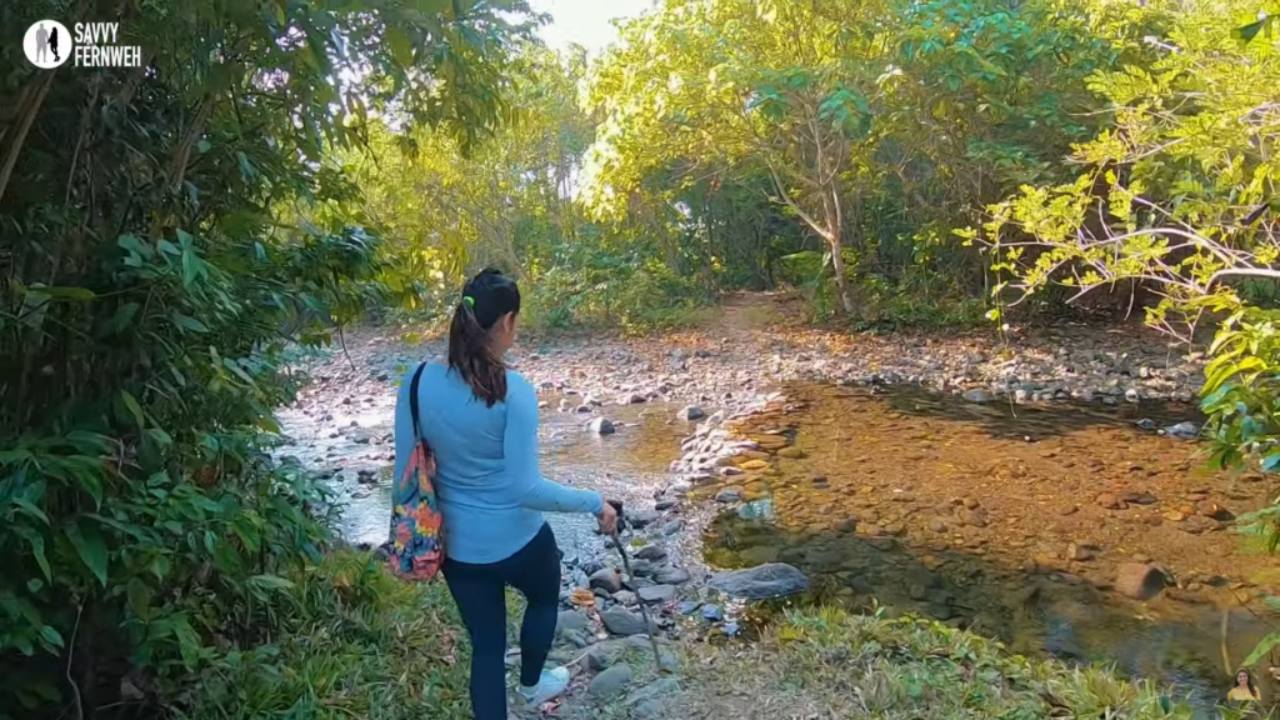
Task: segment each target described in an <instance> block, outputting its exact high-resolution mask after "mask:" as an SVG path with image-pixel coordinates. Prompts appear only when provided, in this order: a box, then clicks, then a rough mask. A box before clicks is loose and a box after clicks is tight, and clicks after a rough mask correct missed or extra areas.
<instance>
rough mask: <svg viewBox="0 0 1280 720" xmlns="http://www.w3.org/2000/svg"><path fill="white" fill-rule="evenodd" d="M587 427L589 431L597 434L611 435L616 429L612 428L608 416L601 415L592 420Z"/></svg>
mask: <svg viewBox="0 0 1280 720" xmlns="http://www.w3.org/2000/svg"><path fill="white" fill-rule="evenodd" d="M589 427H590V429H591V432H593V433H595V434H597V435H612V434H613V433H615V432H616V431H617V429H616V428H614V426H613V423H612V422H611V421H610V420H609V419H608V418H602V417H601V418H596V419H595V420H592V421H591V425H590V426H589Z"/></svg>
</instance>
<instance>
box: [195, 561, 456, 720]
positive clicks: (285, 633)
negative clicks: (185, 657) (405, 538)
mask: <svg viewBox="0 0 1280 720" xmlns="http://www.w3.org/2000/svg"><path fill="white" fill-rule="evenodd" d="M272 603H273V611H274V612H277V613H279V617H278V618H277V620H276V623H275V625H274V628H275V629H274V631H273V635H272V636H271V637H270V638H267V639H266V641H265V642H263V643H262V644H259V645H256V646H253V647H250V648H247V649H244V650H240V649H229V650H226V651H224V652H220V653H219V654H218V655H217V656H216V657H215V658H213V659H212V661H211V662H210V665H209V667H208V668H207V669H206V670H205V671H204V672H202V673H201V675H200V677H199V680H198V681H196V682H195V683H194V684H193V685H192V686H191V687H190V688H189V689H188V690H187V692H186V693H185V696H186V697H187V698H189V699H188V700H187V701H186V702H185V703H184V704H185V707H184V708H182V709H181V710H180V711H179V712H178V713H176V714H177V716H178V717H180V718H191V719H192V720H195V719H197V718H201V719H204V718H208V719H211V720H212V719H214V718H217V719H219V720H232V719H243V720H264V719H267V718H308V719H309V720H330V719H333V720H338V719H343V720H345V719H347V718H381V719H384V720H397V719H399V718H403V719H404V720H410V719H412V720H418V719H420V718H432V719H433V720H451V719H452V718H457V719H459V720H461V719H462V718H466V717H470V701H469V699H468V695H467V676H468V674H467V667H468V662H469V660H468V656H467V654H466V652H467V650H466V646H467V643H466V642H465V633H463V631H462V630H461V624H460V622H459V619H458V617H457V615H456V609H455V607H454V603H453V600H452V599H451V598H450V596H449V592H448V589H447V588H446V587H445V585H444V583H443V582H437V583H429V584H410V583H404V582H401V581H400V580H398V579H396V578H394V577H392V576H391V574H390V573H388V572H387V571H386V569H385V568H384V567H383V565H382V563H379V562H377V561H375V560H374V559H373V558H372V557H371V556H370V555H369V554H368V553H356V552H338V553H334V554H332V555H329V556H327V557H325V558H324V559H323V560H321V561H320V562H318V563H316V564H313V565H307V566H304V567H302V568H300V569H297V570H294V571H293V572H291V573H289V575H288V580H287V583H286V582H285V581H281V583H280V585H279V589H278V591H277V592H276V593H275V594H274V596H273V598H272Z"/></svg>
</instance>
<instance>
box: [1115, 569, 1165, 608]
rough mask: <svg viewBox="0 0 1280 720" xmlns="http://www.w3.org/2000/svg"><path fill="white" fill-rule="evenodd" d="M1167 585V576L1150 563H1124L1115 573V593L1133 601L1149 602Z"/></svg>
mask: <svg viewBox="0 0 1280 720" xmlns="http://www.w3.org/2000/svg"><path fill="white" fill-rule="evenodd" d="M1169 584H1170V582H1169V575H1168V574H1167V573H1166V572H1165V571H1164V570H1163V569H1162V568H1160V567H1159V566H1156V565H1152V564H1150V563H1124V564H1123V565H1121V566H1120V567H1119V568H1118V569H1117V571H1116V584H1115V587H1116V592H1119V593H1120V594H1121V595H1125V596H1127V597H1131V598H1133V599H1134V600H1150V599H1151V598H1153V597H1155V596H1157V595H1159V594H1160V592H1161V591H1162V590H1164V589H1165V587H1166V586H1168V585H1169Z"/></svg>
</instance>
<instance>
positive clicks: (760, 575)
mask: <svg viewBox="0 0 1280 720" xmlns="http://www.w3.org/2000/svg"><path fill="white" fill-rule="evenodd" d="M708 584H709V585H710V586H711V587H712V588H714V589H716V590H719V591H720V592H722V593H724V594H726V595H732V596H734V597H742V598H746V599H748V600H763V599H765V598H774V597H782V596H785V595H793V594H795V593H798V592H803V591H804V590H806V589H808V587H809V578H807V577H805V575H804V573H802V572H800V571H799V570H797V569H796V568H795V567H793V566H791V565H787V564H786V563H765V564H764V565H757V566H755V567H752V568H747V569H745V570H733V571H730V572H721V573H716V574H715V575H712V576H711V580H710V582H709V583H708Z"/></svg>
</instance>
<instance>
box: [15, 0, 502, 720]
mask: <svg viewBox="0 0 1280 720" xmlns="http://www.w3.org/2000/svg"><path fill="white" fill-rule="evenodd" d="M47 17H59V18H62V19H63V21H64V22H65V23H66V24H68V25H71V24H72V23H74V22H75V21H78V20H86V19H87V20H94V21H110V20H115V21H119V22H120V23H121V31H122V33H123V35H124V37H123V38H122V42H124V43H136V44H138V45H141V46H142V47H143V49H144V53H145V62H144V65H143V67H141V68H138V69H136V70H133V71H121V70H113V69H101V70H92V69H88V68H76V69H74V70H72V69H70V68H68V67H66V66H64V67H63V68H61V69H59V70H55V71H40V70H36V69H34V68H32V67H31V66H30V64H29V63H27V62H26V60H25V59H23V58H22V50H21V48H20V46H19V44H18V43H8V44H6V45H5V46H4V47H3V48H0V64H2V65H3V66H4V67H6V68H12V69H13V71H12V72H8V73H6V74H5V75H4V76H3V77H0V108H3V111H0V123H3V124H0V286H2V288H3V293H2V294H0V337H2V338H3V340H2V341H0V543H2V544H3V545H4V547H5V548H7V549H9V548H11V549H12V552H8V553H6V554H5V556H4V558H3V559H2V560H0V568H2V569H0V668H3V672H2V673H0V674H2V675H3V679H2V680H0V707H3V708H4V712H8V711H9V710H10V708H13V709H14V710H13V711H14V712H15V713H18V714H21V715H22V716H24V717H42V716H46V715H48V716H57V715H58V714H60V713H61V714H65V715H66V716H68V717H73V716H79V717H84V716H88V715H91V714H92V713H93V712H94V708H98V707H100V706H108V707H118V706H120V705H121V703H119V702H118V700H119V699H120V698H119V696H118V695H119V692H120V682H119V680H120V675H121V674H122V673H124V672H125V671H127V670H131V669H132V668H131V665H134V664H136V665H137V666H138V668H137V669H139V670H140V671H141V672H144V673H146V674H147V675H148V676H149V679H150V680H152V681H153V685H154V687H155V692H156V695H155V696H153V698H152V699H153V700H155V701H157V702H160V703H162V704H180V703H181V702H183V700H182V698H183V697H184V694H183V689H184V688H185V687H187V686H189V685H190V683H191V682H192V680H193V678H197V679H198V676H199V673H200V671H201V670H204V669H208V668H210V667H211V666H216V664H217V663H218V662H222V661H226V658H227V657H228V656H229V655H230V654H231V653H233V652H234V651H236V650H237V649H239V648H245V647H252V646H254V645H255V644H256V643H258V642H259V641H260V638H261V637H262V635H261V634H260V633H262V631H263V628H264V627H268V628H269V627H270V624H271V620H272V617H271V613H272V609H271V607H270V605H269V604H268V603H266V601H265V600H264V598H265V597H266V596H267V595H268V594H269V592H268V591H270V590H271V588H273V587H276V588H278V587H279V585H280V582H281V579H280V578H279V577H278V576H277V575H276V573H278V572H281V571H282V569H284V568H288V567H290V566H296V565H298V564H302V563H305V562H306V561H307V560H308V558H310V557H312V556H313V555H314V553H315V551H316V546H317V545H318V544H322V543H324V542H325V541H326V533H325V529H324V526H323V523H322V519H323V518H321V517H318V516H317V515H316V513H318V512H319V511H318V509H317V508H319V507H321V506H322V505H323V503H322V501H323V500H324V497H323V495H322V494H321V492H320V490H319V489H318V488H317V487H316V486H315V485H314V484H313V483H312V481H310V480H309V479H308V477H307V476H306V475H305V474H304V473H300V472H297V471H296V469H288V468H285V469H280V468H277V467H275V466H273V464H272V463H270V462H269V461H268V460H267V459H266V457H265V456H264V454H263V452H262V448H263V445H264V443H265V442H266V438H265V437H264V431H268V432H269V431H270V430H271V429H272V428H273V426H274V421H273V420H272V415H271V413H272V410H273V408H274V407H275V406H276V405H277V404H279V403H280V402H283V401H285V400H286V399H287V398H288V397H289V395H290V392H291V390H292V388H293V387H294V386H295V383H294V381H293V379H292V377H291V376H290V374H289V373H288V372H287V368H286V367H285V365H284V360H283V358H284V355H283V351H284V349H285V347H286V345H287V344H289V343H292V342H303V343H310V344H315V343H320V342H324V341H325V339H326V335H327V331H329V330H330V329H331V328H332V323H333V322H335V321H338V322H340V321H342V320H344V319H349V318H350V317H352V316H353V315H354V314H355V313H356V312H358V311H359V310H360V309H362V308H363V307H364V306H365V305H366V304H368V303H369V301H370V300H371V299H373V298H376V297H378V296H379V295H380V294H381V288H380V287H379V284H378V282H377V276H378V272H379V258H378V255H377V248H378V244H379V240H378V237H377V234H376V232H375V231H376V228H370V227H361V226H360V225H359V224H357V223H354V222H351V218H349V217H343V216H340V215H331V216H328V217H319V216H315V217H312V218H311V221H310V222H301V221H299V218H302V217H305V216H306V215H307V213H306V212H304V210H306V209H309V208H311V207H314V206H315V205H316V204H323V203H325V202H328V201H337V200H339V199H342V198H346V197H349V196H350V195H351V194H352V193H354V192H355V191H356V188H354V187H353V186H352V185H351V184H350V183H349V182H347V181H346V180H345V179H344V178H343V177H342V176H341V174H340V173H338V172H335V168H334V167H333V166H332V164H330V163H329V159H330V154H331V153H332V151H333V150H334V148H339V147H352V146H358V145H360V144H361V143H362V142H364V140H365V137H366V132H365V130H366V127H367V125H366V119H367V118H368V117H370V116H372V115H380V116H382V117H394V118H395V119H396V120H398V121H399V122H401V123H403V124H406V125H413V124H417V123H424V124H431V125H434V126H439V127H442V128H447V129H449V130H450V131H452V132H453V133H454V135H455V137H456V138H457V139H458V142H460V143H463V144H476V143H477V142H478V141H479V140H480V138H482V137H483V136H484V135H485V134H486V133H488V132H491V131H492V129H493V128H495V127H496V126H497V125H498V124H499V123H500V121H501V120H502V119H503V116H504V114H505V109H504V103H503V101H502V93H503V92H504V90H505V83H504V81H503V80H502V77H503V74H504V72H505V63H506V58H507V54H508V52H507V51H508V49H509V47H510V46H511V45H512V44H513V43H514V42H515V41H516V40H517V39H518V38H519V37H520V36H521V35H524V34H526V33H525V32H524V31H525V28H524V23H525V18H526V17H527V15H526V13H525V11H524V6H523V4H522V3H518V2H475V1H472V0H450V1H445V0H421V1H418V2H411V3H383V2H372V1H371V2H362V1H360V0H356V1H354V2H343V3H297V2H284V1H283V0H281V1H271V2H259V1H258V0H227V1H225V2H218V3H207V2H196V1H194V0H191V1H185V0H184V1H178V2H168V3H154V2H134V1H133V0H125V1H123V2H89V1H88V0H86V1H84V2H78V3H76V4H75V6H74V7H73V8H72V7H69V3H65V2H53V1H40V2H26V3H16V4H14V3H10V4H6V5H4V6H2V7H0V24H2V25H3V26H4V27H9V28H26V27H28V26H29V25H30V24H31V23H32V22H34V21H36V20H39V19H41V18H47ZM266 634H268V635H269V634H270V633H269V632H267V633H266ZM129 712H133V709H130V710H129Z"/></svg>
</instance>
